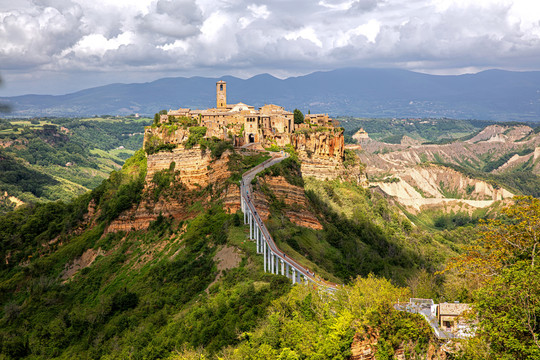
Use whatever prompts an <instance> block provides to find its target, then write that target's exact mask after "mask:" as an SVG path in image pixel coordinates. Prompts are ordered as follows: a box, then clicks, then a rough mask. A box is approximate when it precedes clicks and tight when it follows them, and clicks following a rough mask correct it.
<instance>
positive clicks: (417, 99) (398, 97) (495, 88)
mask: <svg viewBox="0 0 540 360" xmlns="http://www.w3.org/2000/svg"><path fill="white" fill-rule="evenodd" d="M217 80H225V81H227V97H228V99H227V100H228V102H229V103H236V102H244V103H247V104H250V105H254V106H256V107H259V106H262V105H264V104H270V103H273V104H278V105H282V106H284V107H285V108H287V109H290V110H293V109H294V108H299V109H301V110H302V111H304V112H308V111H311V112H312V113H319V112H322V113H328V114H330V115H332V116H339V115H350V116H358V117H437V118H439V117H449V118H462V119H473V118H474V119H485V120H497V121H540V71H534V72H512V71H502V70H488V71H483V72H480V73H477V74H467V75H457V76H440V75H428V74H421V73H416V72H412V71H406V70H395V69H339V70H334V71H328V72H315V73H312V74H309V75H305V76H299V77H291V78H287V79H284V80H281V79H278V78H275V77H273V76H271V75H268V74H262V75H257V76H254V77H252V78H250V79H246V80H242V79H239V78H236V77H232V76H224V77H222V78H203V77H192V78H183V77H177V78H164V79H160V80H156V81H153V82H149V83H135V84H110V85H106V86H100V87H95V88H90V89H86V90H82V91H78V92H75V93H71V94H67V95H57V96H52V95H23V96H14V97H3V98H0V103H6V102H7V103H9V104H11V106H12V110H13V111H12V113H11V114H9V116H93V115H101V114H109V115H128V114H132V113H139V114H147V115H153V114H154V113H156V112H157V111H159V110H161V109H175V108H179V107H189V108H192V109H196V108H202V109H203V108H208V107H214V106H215V83H216V81H217Z"/></svg>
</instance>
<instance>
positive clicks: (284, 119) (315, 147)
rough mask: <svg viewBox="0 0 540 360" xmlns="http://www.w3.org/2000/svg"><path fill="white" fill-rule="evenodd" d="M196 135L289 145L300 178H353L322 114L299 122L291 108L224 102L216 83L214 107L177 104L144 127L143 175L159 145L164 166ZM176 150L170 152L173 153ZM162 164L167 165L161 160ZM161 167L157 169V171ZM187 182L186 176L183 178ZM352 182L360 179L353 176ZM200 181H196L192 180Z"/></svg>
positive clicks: (241, 143)
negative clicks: (295, 156)
mask: <svg viewBox="0 0 540 360" xmlns="http://www.w3.org/2000/svg"><path fill="white" fill-rule="evenodd" d="M196 136H198V137H199V138H205V139H214V140H216V139H219V140H226V141H230V143H232V145H233V146H234V147H235V148H240V147H250V148H252V149H259V150H264V149H271V150H273V151H278V150H280V149H283V148H285V147H291V148H292V149H294V151H296V152H297V153H298V157H299V159H300V160H301V162H302V176H313V177H316V178H318V179H320V180H326V179H335V178H339V177H342V178H343V177H347V178H348V177H350V176H351V174H353V175H352V176H353V177H358V176H359V174H358V173H356V174H355V173H354V171H351V170H352V169H348V170H347V169H345V167H346V165H348V163H347V162H345V165H344V161H345V157H346V154H347V151H346V150H345V142H344V136H343V128H341V127H339V126H338V124H337V122H336V121H334V120H332V119H331V118H330V117H328V115H326V114H307V115H305V117H304V120H303V123H299V124H295V122H294V114H293V112H290V111H287V110H285V109H284V108H283V107H281V106H278V105H264V106H262V107H261V108H259V109H255V108H254V107H253V106H250V105H246V104H244V103H242V102H240V103H237V104H227V84H226V82H224V81H218V82H217V83H216V107H215V108H211V109H206V110H192V109H189V108H179V109H177V110H169V111H166V112H165V111H162V112H161V114H159V117H156V118H155V121H154V124H153V125H152V126H149V127H147V128H146V129H145V136H144V147H145V149H154V150H157V151H154V150H151V151H148V150H147V153H148V154H149V158H148V164H149V173H152V171H151V169H150V168H151V164H153V161H154V159H155V158H156V156H152V155H153V153H154V152H155V153H157V152H159V149H168V150H170V152H169V153H163V152H160V153H159V154H156V155H159V156H158V157H167V160H165V159H163V161H162V166H167V167H168V166H169V164H170V162H172V161H175V162H176V164H177V165H178V159H176V160H175V158H176V157H179V156H181V155H180V154H182V153H183V154H184V155H185V152H183V151H185V150H189V149H191V148H192V147H193V146H194V147H195V148H197V147H198V145H197V143H196V141H195V140H193V139H194V138H195V137H196ZM174 154H176V155H174ZM167 162H168V163H167ZM160 169H161V167H159V168H158V170H160ZM185 180H186V181H185V182H187V183H189V182H190V181H189V179H185ZM357 181H360V179H359V178H358V179H357ZM198 184H200V183H198Z"/></svg>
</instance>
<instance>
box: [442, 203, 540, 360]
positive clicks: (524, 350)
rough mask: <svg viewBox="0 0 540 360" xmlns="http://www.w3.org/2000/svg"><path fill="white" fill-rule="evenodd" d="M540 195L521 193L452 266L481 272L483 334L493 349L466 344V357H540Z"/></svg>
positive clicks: (478, 309) (478, 304) (478, 303)
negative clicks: (538, 258) (539, 255)
mask: <svg viewBox="0 0 540 360" xmlns="http://www.w3.org/2000/svg"><path fill="white" fill-rule="evenodd" d="M539 243H540V199H535V198H532V197H530V196H528V197H516V199H515V204H513V205H510V206H507V207H505V208H503V210H501V216H500V217H499V218H497V219H494V220H489V221H488V222H487V223H486V225H485V227H484V229H483V230H482V231H481V232H480V233H479V236H478V239H477V240H476V241H475V243H474V244H473V245H471V246H470V247H468V248H467V249H466V252H465V253H464V254H463V255H462V256H460V257H458V258H456V259H454V260H453V262H452V263H451V264H450V265H449V266H448V268H455V269H457V270H458V271H460V272H462V273H467V274H475V275H480V276H481V278H483V279H484V283H483V286H482V287H481V288H480V289H479V290H478V291H476V293H475V302H474V312H475V313H476V316H477V318H478V330H477V337H476V338H475V339H473V340H471V342H470V343H471V344H472V343H474V342H475V341H478V340H480V341H481V342H483V343H485V344H488V345H487V346H488V349H480V350H481V351H480V352H479V351H477V350H476V349H475V346H472V345H470V346H465V347H464V354H463V355H464V357H463V358H464V359H480V358H482V359H508V360H510V359H539V358H540V339H539V338H540V270H539V269H538V268H537V267H536V254H537V252H538V247H539Z"/></svg>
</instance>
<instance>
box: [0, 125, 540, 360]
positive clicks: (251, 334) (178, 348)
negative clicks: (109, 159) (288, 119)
mask: <svg viewBox="0 0 540 360" xmlns="http://www.w3.org/2000/svg"><path fill="white" fill-rule="evenodd" d="M55 121H57V123H56V124H55V125H51V124H40V125H38V127H37V128H36V129H33V130H31V129H27V130H25V131H28V134H27V135H28V139H29V142H30V140H36V141H37V139H39V140H40V141H42V142H43V143H44V144H50V143H51V142H54V144H55V145H58V146H57V147H56V149H55V151H56V152H54V151H53V152H51V154H49V155H44V156H42V157H39V158H37V159H36V158H35V157H34V160H32V159H31V158H30V154H29V153H28V154H27V153H25V151H26V150H21V152H20V153H16V150H15V148H13V149H11V150H10V151H6V150H7V149H6V150H4V152H2V153H1V154H0V156H3V157H2V158H1V159H2V161H1V162H0V164H2V166H5V170H6V171H5V175H4V176H5V178H6V179H7V180H5V182H6V183H7V181H9V177H10V176H15V175H16V174H22V175H20V176H21V177H20V179H21V181H19V182H20V186H21V187H23V186H29V188H28V189H29V190H28V191H29V192H30V190H33V191H39V189H41V191H43V192H46V191H47V189H48V188H47V187H48V186H51V185H53V186H54V184H53V183H52V182H53V181H57V180H56V178H55V177H54V176H52V175H47V174H46V173H45V174H44V175H43V174H41V173H32V172H30V171H32V170H33V169H34V168H33V166H39V165H36V164H32V163H31V161H35V162H37V161H52V162H53V163H54V161H55V159H56V158H59V157H61V156H62V155H63V152H64V151H65V149H66V147H65V146H68V145H65V144H66V143H69V141H71V140H70V139H71V138H76V136H78V135H76V134H77V133H78V132H77V131H80V132H82V133H85V131H90V132H94V134H95V136H98V133H99V131H102V130H101V129H103V127H101V125H99V124H100V123H101V120H99V121H97V120H92V121H86V120H76V121H73V123H71V122H69V121H68V120H67V119H57V120H55ZM64 121H65V122H64ZM87 122H90V123H91V124H93V125H95V126H96V127H93V125H87ZM94 122H95V123H94ZM49 123H50V121H49ZM44 125H47V126H44ZM98 125H99V126H98ZM53 126H54V127H53ZM61 126H62V127H65V128H66V129H73V130H70V131H72V132H73V133H72V134H71V135H69V133H68V134H66V133H65V132H62V131H63V130H61V129H60V127H61ZM133 126H134V127H135V124H133ZM80 127H84V128H85V129H81V128H80ZM77 128H78V129H79V130H77V131H76V130H74V129H77ZM87 128H89V129H91V130H88V129H87ZM118 129H120V128H118ZM11 131H13V128H11ZM25 131H22V132H21V134H23V133H25ZM108 131H110V132H112V133H115V130H114V126H111V128H110V129H109V130H108ZM116 134H117V135H115V136H113V137H112V138H111V139H110V141H118V142H117V143H114V144H113V145H107V144H109V143H108V141H106V142H104V143H103V144H101V145H99V146H102V147H103V148H102V149H100V150H101V151H103V152H106V151H115V150H118V149H117V147H118V146H125V148H126V149H127V150H131V149H129V148H128V146H129V145H127V144H128V143H126V145H117V144H119V143H121V141H122V138H123V137H124V135H121V131H118V132H116ZM131 134H133V133H131ZM193 134H194V139H195V138H196V139H195V140H196V141H194V142H195V143H196V144H198V145H199V146H202V145H204V146H205V148H204V151H210V152H211V154H212V155H213V156H212V158H213V159H218V158H220V157H221V155H222V154H223V153H224V151H229V154H230V155H229V157H228V158H229V165H228V170H229V172H230V177H229V178H228V179H226V180H225V181H224V183H223V184H210V185H209V186H208V187H206V188H202V189H198V190H193V191H188V190H187V189H185V188H184V187H182V186H181V185H178V186H176V184H175V183H174V176H175V171H176V170H175V167H174V166H171V167H170V168H169V169H165V170H163V171H160V172H157V173H156V175H155V176H154V177H153V179H152V184H150V185H151V186H148V187H147V188H145V186H144V185H145V183H144V180H145V177H146V171H147V169H146V154H145V153H147V152H148V149H146V151H145V149H139V150H137V151H135V152H133V156H131V157H130V158H129V159H127V161H125V163H124V164H123V166H122V168H121V169H120V170H113V171H112V172H111V174H110V176H109V177H108V178H107V179H105V180H102V181H101V182H100V183H99V184H97V186H95V187H94V188H93V190H91V191H86V192H85V193H84V194H82V195H79V196H77V197H75V198H73V199H71V200H65V201H62V200H58V201H49V202H37V203H34V204H28V205H25V206H22V207H20V208H19V209H17V210H16V211H11V212H8V213H6V214H3V215H0V240H1V242H0V245H1V247H0V257H1V259H2V261H1V262H0V359H19V358H28V359H50V358H59V359H64V358H92V359H94V358H102V359H125V358H134V359H162V358H169V359H207V358H209V359H218V358H221V359H326V358H331V359H348V358H349V356H350V355H351V344H352V342H353V339H354V338H355V336H356V338H358V339H370V338H374V337H376V338H377V344H376V345H374V346H375V349H376V351H377V355H376V358H377V359H379V360H381V359H392V358H394V356H395V354H396V351H397V350H398V349H401V350H404V352H405V354H406V355H407V356H409V357H411V358H414V357H415V356H416V357H417V358H418V357H421V358H424V357H425V356H426V354H427V351H428V349H429V348H430V347H433V346H435V347H439V346H441V345H442V342H441V341H440V340H438V339H436V338H435V337H434V335H433V332H432V330H431V328H430V327H429V325H428V324H427V323H426V322H425V320H424V319H423V318H422V317H421V316H419V315H414V314H409V313H407V312H399V311H396V310H395V309H394V307H393V304H394V303H395V302H396V301H407V300H408V299H409V298H410V297H421V298H432V299H434V300H435V301H436V302H439V301H456V300H457V301H462V302H470V303H472V304H473V305H474V311H475V316H476V317H477V319H478V324H480V326H481V327H480V328H479V329H478V331H477V336H475V337H474V338H472V339H471V340H464V341H461V343H460V344H459V345H458V346H457V350H454V351H453V352H452V354H451V355H449V356H450V358H452V359H460V360H461V359H463V360H465V359H478V360H480V359H488V360H492V359H493V360H495V359H531V360H532V359H536V358H538V356H540V348H539V347H538V346H537V345H535V340H536V339H537V336H538V335H539V333H540V322H539V321H537V320H536V319H537V318H538V314H539V313H540V288H539V286H538V281H537V279H538V278H539V277H538V275H539V274H537V273H538V270H537V267H535V265H534V264H535V262H534V259H535V254H536V248H537V243H536V242H535V239H537V238H540V236H537V235H538V234H537V231H538V230H537V229H540V218H539V215H538V214H540V208H539V207H540V204H539V202H538V201H537V199H532V198H522V199H518V202H517V204H516V205H512V206H509V207H507V208H505V210H503V212H502V214H501V216H500V217H498V218H496V219H491V220H487V222H482V221H481V219H479V218H475V219H474V221H473V219H472V217H471V221H469V220H468V219H465V218H459V216H462V214H459V216H458V214H454V215H455V216H454V217H451V218H449V219H446V218H441V219H440V220H438V221H437V222H436V224H439V226H432V227H427V226H420V222H422V221H423V219H422V217H421V216H418V218H415V219H414V222H411V220H410V219H409V218H407V216H406V215H409V214H406V213H405V212H404V210H403V209H402V208H400V207H398V206H396V205H395V203H393V202H392V201H391V200H388V199H387V198H385V197H384V196H382V195H380V193H378V192H377V191H374V190H373V189H366V188H363V187H361V186H358V185H357V184H354V183H351V182H348V181H338V180H334V181H318V180H315V179H311V178H307V179H303V178H302V177H301V174H300V164H299V162H298V159H297V157H296V156H295V154H294V153H293V154H292V155H293V156H291V157H290V158H288V159H287V160H285V161H283V162H281V163H279V164H277V165H275V166H273V167H272V168H269V169H267V170H266V171H264V172H263V173H261V174H260V175H259V177H258V178H257V179H256V180H254V182H253V185H254V187H255V189H256V190H258V191H260V192H261V193H262V194H263V195H264V196H265V197H266V198H267V200H268V204H269V210H270V217H269V219H268V221H267V226H268V229H269V231H270V232H271V233H272V235H273V237H274V238H275V240H276V242H277V244H278V246H279V247H280V248H281V249H283V250H284V251H285V252H286V253H287V254H289V255H290V256H291V257H293V258H294V259H295V260H297V261H298V262H300V263H301V264H303V265H305V266H307V267H308V268H310V269H312V270H313V271H315V272H316V273H317V274H318V275H320V276H322V277H324V278H326V279H328V280H331V281H334V282H337V283H340V284H343V286H340V288H339V289H338V291H337V292H335V293H334V294H328V293H325V292H323V291H319V290H318V289H314V288H312V287H309V286H301V285H295V286H293V285H292V284H291V282H290V281H289V280H288V279H286V278H285V277H283V276H279V275H271V274H268V273H264V272H263V269H262V268H263V266H262V257H261V256H260V255H257V254H256V249H255V244H254V243H253V242H250V241H247V235H248V233H249V228H248V226H246V225H244V224H243V216H242V214H241V213H240V212H236V213H228V212H226V211H225V210H224V209H223V206H222V202H221V199H222V194H223V193H222V191H221V190H222V189H223V187H224V186H236V184H237V183H238V180H239V179H240V176H241V174H242V173H243V172H244V171H246V170H247V169H249V168H251V167H254V166H256V165H257V164H259V163H261V162H262V161H264V160H265V159H267V158H268V155H267V154H264V153H262V154H257V155H254V154H242V153H240V152H236V151H234V150H233V149H232V147H231V146H230V144H229V143H226V142H223V141H213V140H204V141H202V140H201V139H199V137H198V136H197V135H198V129H194V132H193ZM70 136H71V138H70ZM66 137H67V140H66ZM115 138H116V139H117V140H114V139H115ZM45 139H47V140H45ZM79 139H84V137H83V136H82V135H81V137H80V138H79ZM90 139H91V137H89V138H88V141H89V140H90ZM77 141H79V142H76V143H78V144H84V141H83V140H77ZM98 143H99V142H98ZM69 146H73V144H71V145H69ZM106 146H109V147H108V148H106ZM10 148H11V146H10V147H8V149H10ZM133 148H135V145H133ZM139 148H140V146H139ZM62 149H64V150H62ZM133 150H134V149H133ZM288 150H289V151H290V149H288ZM77 151H79V152H77ZM85 151H87V152H85ZM92 151H95V148H90V147H85V146H81V147H80V149H79V148H76V149H75V150H74V153H75V154H80V155H81V156H86V155H88V154H92ZM25 154H26V155H25ZM24 156H27V157H26V158H25V157H24ZM23 165H24V166H23ZM20 166H23V168H20ZM48 166H50V165H48ZM44 167H46V166H44ZM87 167H89V168H90V167H91V165H90V164H89V165H88V166H87ZM98 167H99V165H98ZM3 173H4V172H2V174H3ZM47 176H49V177H47ZM275 176H283V177H284V178H285V180H286V181H287V182H288V183H290V184H291V185H294V186H299V187H300V188H303V189H304V194H305V196H306V200H307V204H308V209H309V211H310V212H312V213H313V214H314V215H315V216H316V218H317V219H318V220H319V221H320V223H321V224H322V227H323V228H322V229H321V230H312V229H309V228H305V227H300V226H297V225H295V224H293V223H292V222H291V221H290V219H288V218H287V217H286V216H284V214H285V213H286V212H287V211H289V210H294V209H291V208H290V206H288V205H286V202H285V201H284V200H283V199H280V198H279V197H278V196H277V195H276V194H275V193H274V192H273V191H272V190H271V189H269V188H268V187H267V186H265V179H266V178H268V177H275ZM3 179H4V178H0V180H2V181H4V180H3ZM26 179H28V181H30V185H25V183H26V181H27V180H26ZM171 197H178V198H182V199H185V201H186V202H189V206H188V210H187V212H188V213H189V216H186V218H185V219H183V220H175V219H173V218H169V217H167V216H163V215H161V214H160V215H159V216H158V217H157V218H156V220H155V221H153V222H152V223H151V224H150V226H149V227H148V229H146V230H132V231H129V232H123V231H119V232H107V231H106V229H107V226H108V225H109V224H110V223H111V222H113V221H114V220H115V219H116V218H118V216H119V215H120V214H122V213H123V212H125V211H126V210H128V209H130V208H131V207H132V206H134V205H136V204H138V203H140V202H141V201H142V200H143V199H153V200H154V201H157V200H160V199H161V200H165V201H166V200H167V199H170V198H171ZM426 216H434V214H428V215H426ZM437 216H442V215H440V214H439V215H437ZM527 226H528V227H527ZM525 230H527V231H525ZM501 234H502V235H503V236H502V237H501ZM509 234H510V235H511V236H512V238H511V239H512V240H513V241H512V243H513V244H517V246H515V247H513V246H508V243H506V245H505V243H504V239H508V238H509ZM493 244H498V245H499V246H500V247H499V248H500V249H503V251H493V250H494V249H499V248H494V247H493ZM231 251H232V252H234V253H235V254H236V255H237V260H238V261H237V263H235V264H233V266H230V267H229V268H225V269H222V268H220V261H219V258H220V254H222V253H223V252H231ZM85 259H86V260H85ZM88 259H90V260H88ZM482 271H489V274H487V275H488V276H485V275H486V274H483V273H482ZM499 319H500V320H501V321H499Z"/></svg>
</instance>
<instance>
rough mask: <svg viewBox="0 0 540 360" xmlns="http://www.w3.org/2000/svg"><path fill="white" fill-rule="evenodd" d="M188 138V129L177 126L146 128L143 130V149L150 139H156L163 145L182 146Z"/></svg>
mask: <svg viewBox="0 0 540 360" xmlns="http://www.w3.org/2000/svg"><path fill="white" fill-rule="evenodd" d="M188 136H189V129H186V128H183V127H181V126H178V125H170V126H159V127H157V126H147V127H146V128H145V129H144V142H143V148H145V147H146V144H147V143H148V142H149V141H151V139H152V138H158V139H159V140H160V141H161V142H162V143H163V144H177V145H180V144H183V143H184V142H185V141H186V140H187V138H188Z"/></svg>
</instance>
